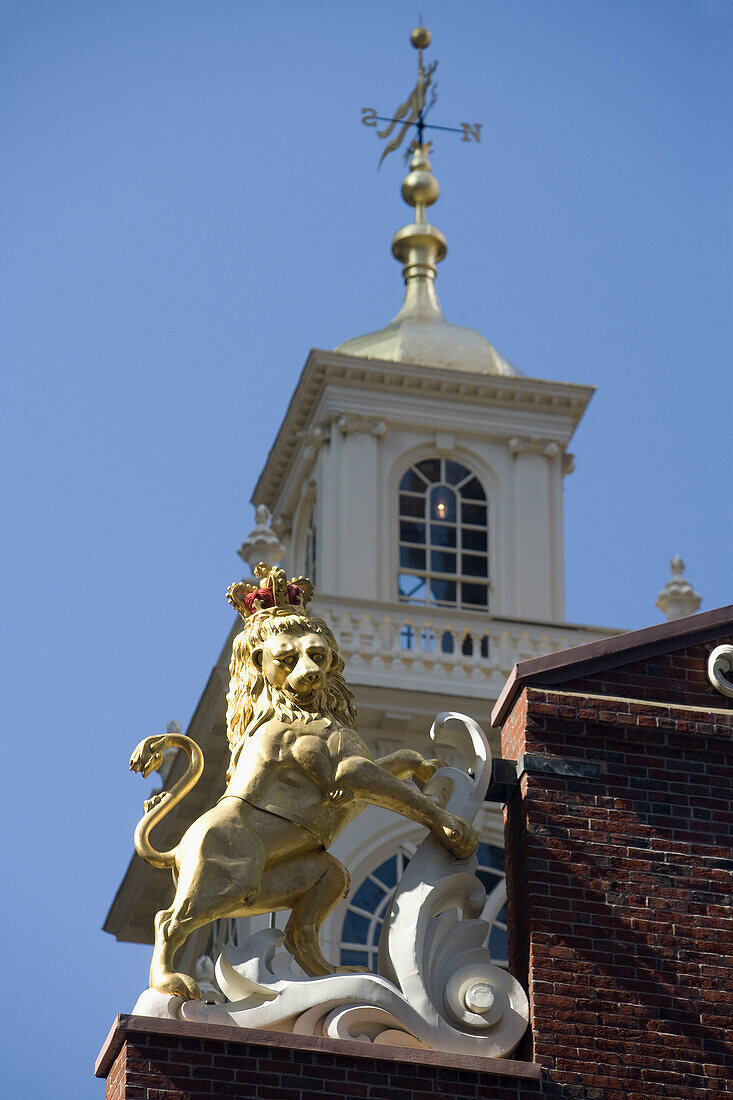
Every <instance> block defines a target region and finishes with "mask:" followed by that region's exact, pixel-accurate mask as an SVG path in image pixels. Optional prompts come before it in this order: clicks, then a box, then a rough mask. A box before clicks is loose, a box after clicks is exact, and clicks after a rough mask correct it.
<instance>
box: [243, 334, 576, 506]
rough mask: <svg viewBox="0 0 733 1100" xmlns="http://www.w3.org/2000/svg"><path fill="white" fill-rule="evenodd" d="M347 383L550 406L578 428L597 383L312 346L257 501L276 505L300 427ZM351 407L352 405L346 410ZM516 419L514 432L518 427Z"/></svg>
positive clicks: (460, 398) (476, 400)
mask: <svg viewBox="0 0 733 1100" xmlns="http://www.w3.org/2000/svg"><path fill="white" fill-rule="evenodd" d="M331 382H333V383H336V384H340V385H341V386H343V387H344V388H346V389H354V388H359V389H361V390H364V389H366V390H369V389H374V390H378V391H379V393H380V394H381V395H382V397H383V396H384V395H385V393H389V394H391V395H400V394H408V395H410V397H412V398H414V397H415V396H416V395H418V394H421V395H423V396H425V397H432V398H436V399H439V400H440V401H441V402H444V401H445V400H446V399H450V400H451V401H454V402H456V403H458V404H464V403H465V404H470V405H474V406H475V405H476V404H477V403H479V404H482V405H489V406H493V407H497V406H505V407H507V408H513V409H516V410H518V409H526V410H527V411H528V412H530V410H531V412H532V413H534V412H538V411H540V410H544V411H549V412H552V413H554V414H555V415H558V414H559V416H560V417H561V418H563V419H568V420H569V421H570V425H571V431H570V434H572V431H573V430H574V429H575V427H576V425H577V423H578V421H579V420H580V418H581V416H582V415H583V412H584V411H585V408H586V406H587V405H588V402H589V401H590V399H591V397H592V395H593V393H594V389H595V387H593V386H581V385H578V384H577V383H572V382H548V381H546V380H544V379H536V378H525V377H520V378H506V377H501V376H496V375H485V376H484V375H476V374H474V373H471V372H468V371H460V370H454V369H450V368H436V367H425V366H421V365H420V364H410V363H393V362H390V361H387V360H378V359H361V358H357V357H356V356H352V355H343V354H339V353H337V352H329V351H322V350H320V349H313V350H311V352H310V354H309V356H308V359H307V361H306V363H305V366H304V368H303V371H302V373H301V376H300V380H299V381H298V384H297V386H296V388H295V391H294V393H293V396H292V397H291V399H290V403H289V405H288V408H287V410H286V412H285V416H284V418H283V421H282V423H281V425H280V429H279V431H278V434H277V437H276V439H275V442H274V443H273V445H272V447H271V449H270V452H269V454H268V457H267V461H266V463H265V466H264V468H263V470H262V472H261V474H260V476H259V479H258V481H257V484H256V486H255V488H254V492H253V494H252V503H253V504H255V505H256V504H260V503H263V504H267V505H268V507H270V508H271V509H274V508H275V505H276V501H277V498H278V497H279V495H280V493H281V489H282V486H283V480H284V478H285V475H286V472H287V468H288V466H289V464H290V463H291V461H292V459H293V456H294V453H295V450H296V448H297V447H298V446H299V439H298V433H300V432H303V431H304V430H307V429H308V428H309V426H310V424H311V421H312V418H313V414H314V410H315V408H316V406H317V403H318V400H319V397H320V396H321V394H322V392H323V390H324V389H325V387H326V386H327V384H328V383H331ZM341 411H342V412H346V411H348V410H341ZM516 430H517V429H516V425H515V429H514V432H516Z"/></svg>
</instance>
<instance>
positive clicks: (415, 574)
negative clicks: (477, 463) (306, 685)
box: [398, 458, 489, 611]
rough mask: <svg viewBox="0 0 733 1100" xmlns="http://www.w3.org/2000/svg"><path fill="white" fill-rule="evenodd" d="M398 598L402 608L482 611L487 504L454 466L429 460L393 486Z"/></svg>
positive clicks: (474, 481) (465, 472)
mask: <svg viewBox="0 0 733 1100" xmlns="http://www.w3.org/2000/svg"><path fill="white" fill-rule="evenodd" d="M399 511H400V519H399V535H400V543H399V564H400V572H399V574H398V593H399V599H400V601H401V602H402V603H422V604H438V605H443V606H446V607H461V608H464V609H466V610H472V611H480V610H488V607H489V547H488V505H487V502H486V493H485V492H484V489H483V486H482V485H481V483H480V481H479V480H478V478H477V477H476V475H475V474H474V473H472V472H471V470H469V469H468V468H467V467H466V466H463V465H461V463H460V462H454V461H453V460H452V459H447V458H429V459H425V460H423V461H422V462H418V463H416V464H415V465H414V466H411V467H410V469H409V470H407V471H406V473H405V474H404V475H403V477H402V480H401V481H400V487H399Z"/></svg>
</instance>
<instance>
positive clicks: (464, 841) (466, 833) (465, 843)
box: [441, 814, 478, 859]
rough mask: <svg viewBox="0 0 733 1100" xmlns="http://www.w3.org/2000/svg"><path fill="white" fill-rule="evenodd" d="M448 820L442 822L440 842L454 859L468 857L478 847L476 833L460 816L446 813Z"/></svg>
mask: <svg viewBox="0 0 733 1100" xmlns="http://www.w3.org/2000/svg"><path fill="white" fill-rule="evenodd" d="M447 817H448V820H447V821H445V822H444V823H443V826H442V829H441V832H442V834H443V838H444V839H441V843H442V844H443V846H444V847H445V848H447V849H448V851H449V852H450V853H451V854H452V855H454V856H455V857H456V859H468V857H469V856H472V855H473V853H474V852H475V851H476V849H477V848H478V833H477V832H476V830H475V829H474V827H473V826H472V825H469V824H468V822H467V821H463V820H462V819H461V818H460V817H454V816H453V815H452V814H448V815H447Z"/></svg>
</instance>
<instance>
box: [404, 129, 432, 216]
mask: <svg viewBox="0 0 733 1100" xmlns="http://www.w3.org/2000/svg"><path fill="white" fill-rule="evenodd" d="M429 150H430V142H428V143H427V144H425V145H417V146H415V147H414V150H413V154H412V160H411V161H410V171H409V172H408V173H407V175H406V176H405V178H404V179H403V181H402V198H403V199H404V200H405V202H406V203H407V205H408V206H417V204H418V203H420V205H421V206H432V205H433V203H434V202H435V200H436V199H437V197H438V195H439V194H440V187H439V185H438V181H437V180H436V178H435V176H434V175H433V173H432V172H431V171H430V169H431V167H432V165H431V164H430V161H429V160H428V152H429Z"/></svg>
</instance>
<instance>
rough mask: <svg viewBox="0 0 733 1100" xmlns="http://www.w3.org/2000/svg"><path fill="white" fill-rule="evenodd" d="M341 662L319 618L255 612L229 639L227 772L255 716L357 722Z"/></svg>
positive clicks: (332, 639) (229, 773) (347, 723)
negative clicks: (229, 755) (269, 715)
mask: <svg viewBox="0 0 733 1100" xmlns="http://www.w3.org/2000/svg"><path fill="white" fill-rule="evenodd" d="M343 668H344V662H343V660H342V659H341V656H340V655H339V651H338V646H337V645H336V639H335V638H334V636H333V634H332V633H331V631H330V630H329V628H328V626H327V625H326V623H325V622H324V621H323V619H319V618H317V617H316V616H310V615H308V616H306V615H303V614H297V613H296V614H292V615H282V614H280V615H267V614H265V615H254V616H253V617H252V618H251V619H250V620H248V621H247V623H246V625H245V628H244V630H243V631H242V632H241V634H238V635H237V637H236V638H235V639H234V645H233V647H232V659H231V662H230V665H229V674H230V684H229V694H228V695H227V737H228V739H229V748H230V751H231V754H232V756H231V761H230V764H229V771H228V772H227V780H229V778H231V775H232V772H233V769H234V767H235V765H236V760H237V757H238V755H239V748H240V746H241V745H242V744H243V742H244V739H245V738H246V737H247V734H248V731H249V730H250V729H251V728H253V727H254V725H255V723H257V722H258V720H259V719H261V718H264V717H265V715H267V714H268V713H269V714H272V715H273V716H274V717H276V718H278V719H279V720H280V721H281V722H294V721H296V720H299V721H305V722H309V721H313V720H315V719H316V718H318V717H321V716H323V715H330V716H332V717H333V718H335V719H337V720H338V721H339V722H343V723H344V724H345V725H348V726H351V727H354V726H355V725H356V704H355V702H354V697H353V695H352V694H351V692H350V691H349V689H348V687H347V686H346V681H345V680H344V677H343V675H342V672H343Z"/></svg>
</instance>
